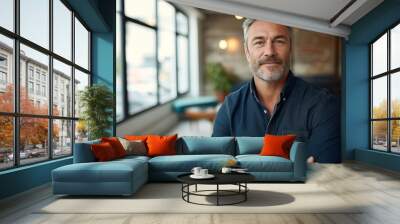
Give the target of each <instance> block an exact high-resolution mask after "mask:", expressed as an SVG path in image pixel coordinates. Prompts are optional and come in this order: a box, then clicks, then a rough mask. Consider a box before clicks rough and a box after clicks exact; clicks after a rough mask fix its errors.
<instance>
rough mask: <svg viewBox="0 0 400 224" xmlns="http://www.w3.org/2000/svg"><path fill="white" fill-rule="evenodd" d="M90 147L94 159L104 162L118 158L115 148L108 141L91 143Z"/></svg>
mask: <svg viewBox="0 0 400 224" xmlns="http://www.w3.org/2000/svg"><path fill="white" fill-rule="evenodd" d="M90 148H91V149H92V152H93V154H94V157H96V161H99V162H104V161H109V160H113V159H117V158H118V156H117V155H116V154H115V150H114V149H113V147H112V145H111V144H110V143H109V142H102V143H99V144H92V145H91V146H90Z"/></svg>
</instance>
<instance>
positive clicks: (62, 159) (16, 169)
mask: <svg viewBox="0 0 400 224" xmlns="http://www.w3.org/2000/svg"><path fill="white" fill-rule="evenodd" d="M72 157H73V156H68V157H63V158H59V159H53V160H48V161H44V162H39V163H35V164H31V165H25V166H21V167H16V168H10V169H7V170H3V171H0V176H1V175H6V174H10V173H14V172H20V171H24V170H28V169H32V168H35V167H40V166H44V165H49V164H52V163H57V162H62V161H65V160H69V159H71V160H72Z"/></svg>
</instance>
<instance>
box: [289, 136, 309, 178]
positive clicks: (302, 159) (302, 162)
mask: <svg viewBox="0 0 400 224" xmlns="http://www.w3.org/2000/svg"><path fill="white" fill-rule="evenodd" d="M307 157H308V155H307V149H306V143H304V142H294V143H293V145H292V148H291V149H290V160H291V161H292V162H293V179H295V180H298V181H305V180H306V176H307Z"/></svg>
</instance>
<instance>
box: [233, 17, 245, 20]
mask: <svg viewBox="0 0 400 224" xmlns="http://www.w3.org/2000/svg"><path fill="white" fill-rule="evenodd" d="M235 18H236V19H237V20H241V19H243V16H235Z"/></svg>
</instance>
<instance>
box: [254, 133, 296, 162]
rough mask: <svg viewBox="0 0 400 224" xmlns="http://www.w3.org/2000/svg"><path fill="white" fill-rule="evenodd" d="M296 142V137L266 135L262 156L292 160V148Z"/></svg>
mask: <svg viewBox="0 0 400 224" xmlns="http://www.w3.org/2000/svg"><path fill="white" fill-rule="evenodd" d="M294 140H296V135H265V136H264V146H263V148H262V149H261V152H260V155H262V156H280V157H284V158H286V159H290V147H292V144H293V142H294Z"/></svg>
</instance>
